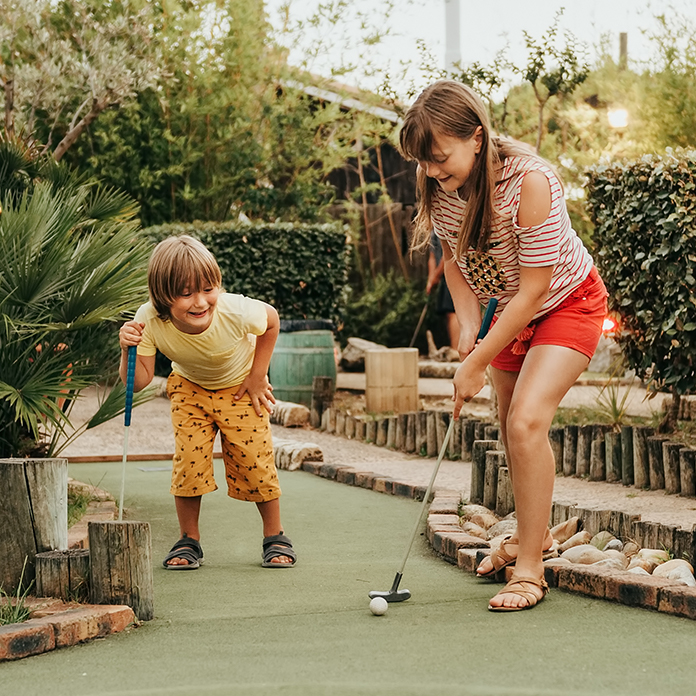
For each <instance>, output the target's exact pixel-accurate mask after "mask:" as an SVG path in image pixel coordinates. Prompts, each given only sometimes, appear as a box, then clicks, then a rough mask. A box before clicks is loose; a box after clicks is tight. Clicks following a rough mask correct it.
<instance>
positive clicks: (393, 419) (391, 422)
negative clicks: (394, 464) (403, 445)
mask: <svg viewBox="0 0 696 696" xmlns="http://www.w3.org/2000/svg"><path fill="white" fill-rule="evenodd" d="M386 420H387V441H386V443H385V447H386V448H387V449H395V448H396V425H397V416H389V417H388V418H387V419H386Z"/></svg>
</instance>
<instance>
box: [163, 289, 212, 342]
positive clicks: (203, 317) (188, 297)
mask: <svg viewBox="0 0 696 696" xmlns="http://www.w3.org/2000/svg"><path fill="white" fill-rule="evenodd" d="M219 295H220V288H219V287H218V286H216V285H205V286H203V287H202V288H200V289H199V290H196V291H190V290H189V289H188V288H185V289H184V292H183V293H182V294H181V295H179V297H177V298H176V300H174V302H173V303H172V306H171V307H170V308H169V313H170V316H171V320H172V324H174V326H175V327H176V328H177V329H179V331H183V332H184V333H188V334H198V333H203V331H205V330H206V329H207V328H208V327H209V326H210V323H211V322H212V320H213V313H214V310H215V305H216V304H217V301H218V297H219Z"/></svg>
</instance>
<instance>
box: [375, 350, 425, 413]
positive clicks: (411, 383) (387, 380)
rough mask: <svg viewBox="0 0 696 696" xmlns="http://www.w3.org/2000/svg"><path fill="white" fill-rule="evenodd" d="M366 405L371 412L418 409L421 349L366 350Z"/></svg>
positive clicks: (404, 411)
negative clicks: (419, 354)
mask: <svg viewBox="0 0 696 696" xmlns="http://www.w3.org/2000/svg"><path fill="white" fill-rule="evenodd" d="M365 408H366V410H367V411H368V413H386V412H393V413H408V412H409V411H417V410H418V348H386V349H384V350H368V351H366V353H365Z"/></svg>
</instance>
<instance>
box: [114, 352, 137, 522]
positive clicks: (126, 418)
mask: <svg viewBox="0 0 696 696" xmlns="http://www.w3.org/2000/svg"><path fill="white" fill-rule="evenodd" d="M137 357H138V356H137V348H136V346H128V371H127V374H126V410H125V411H124V415H123V422H124V426H125V427H124V429H123V461H122V462H121V496H120V498H119V504H118V521H119V522H120V521H121V520H122V519H123V496H124V494H125V492H126V460H127V459H128V433H129V430H130V422H131V411H132V410H133V386H134V382H135V362H136V360H137Z"/></svg>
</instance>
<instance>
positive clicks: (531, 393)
mask: <svg viewBox="0 0 696 696" xmlns="http://www.w3.org/2000/svg"><path fill="white" fill-rule="evenodd" d="M588 363H589V359H588V358H587V357H586V356H584V355H583V354H582V353H579V352H577V351H575V350H572V349H571V348H564V347H561V346H551V345H541V346H534V347H533V348H531V349H530V350H529V353H528V354H527V356H526V357H525V361H524V364H523V366H522V370H521V371H520V373H519V375H518V376H517V377H516V378H515V374H514V373H510V372H502V371H500V370H494V371H493V384H494V386H495V388H496V392H497V393H498V404H499V409H500V418H501V427H502V437H503V442H504V444H505V449H506V452H507V454H508V460H509V461H508V466H509V469H510V474H511V478H512V486H513V491H514V494H515V508H516V511H517V536H518V537H519V545H518V551H517V562H516V564H515V575H517V576H519V577H533V578H541V577H542V576H543V572H544V568H543V563H542V549H543V544H544V538H545V536H546V530H547V529H548V523H549V516H550V514H551V503H552V499H553V482H554V475H555V463H554V459H553V453H552V451H551V445H550V443H549V438H548V433H549V428H550V427H551V422H552V421H553V417H554V414H555V413H556V409H557V408H558V405H559V404H560V402H561V399H563V397H564V396H565V394H566V393H567V392H568V390H569V389H570V387H571V386H572V385H573V384H574V383H575V381H576V380H577V378H578V377H579V376H580V375H581V374H582V372H583V370H585V369H586V368H587V365H588ZM499 388H500V390H499ZM526 604H527V600H526V599H525V598H524V597H521V596H518V595H512V594H508V595H505V596H503V597H494V598H493V599H492V600H491V606H494V607H495V606H508V607H524V606H525V605H526Z"/></svg>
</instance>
